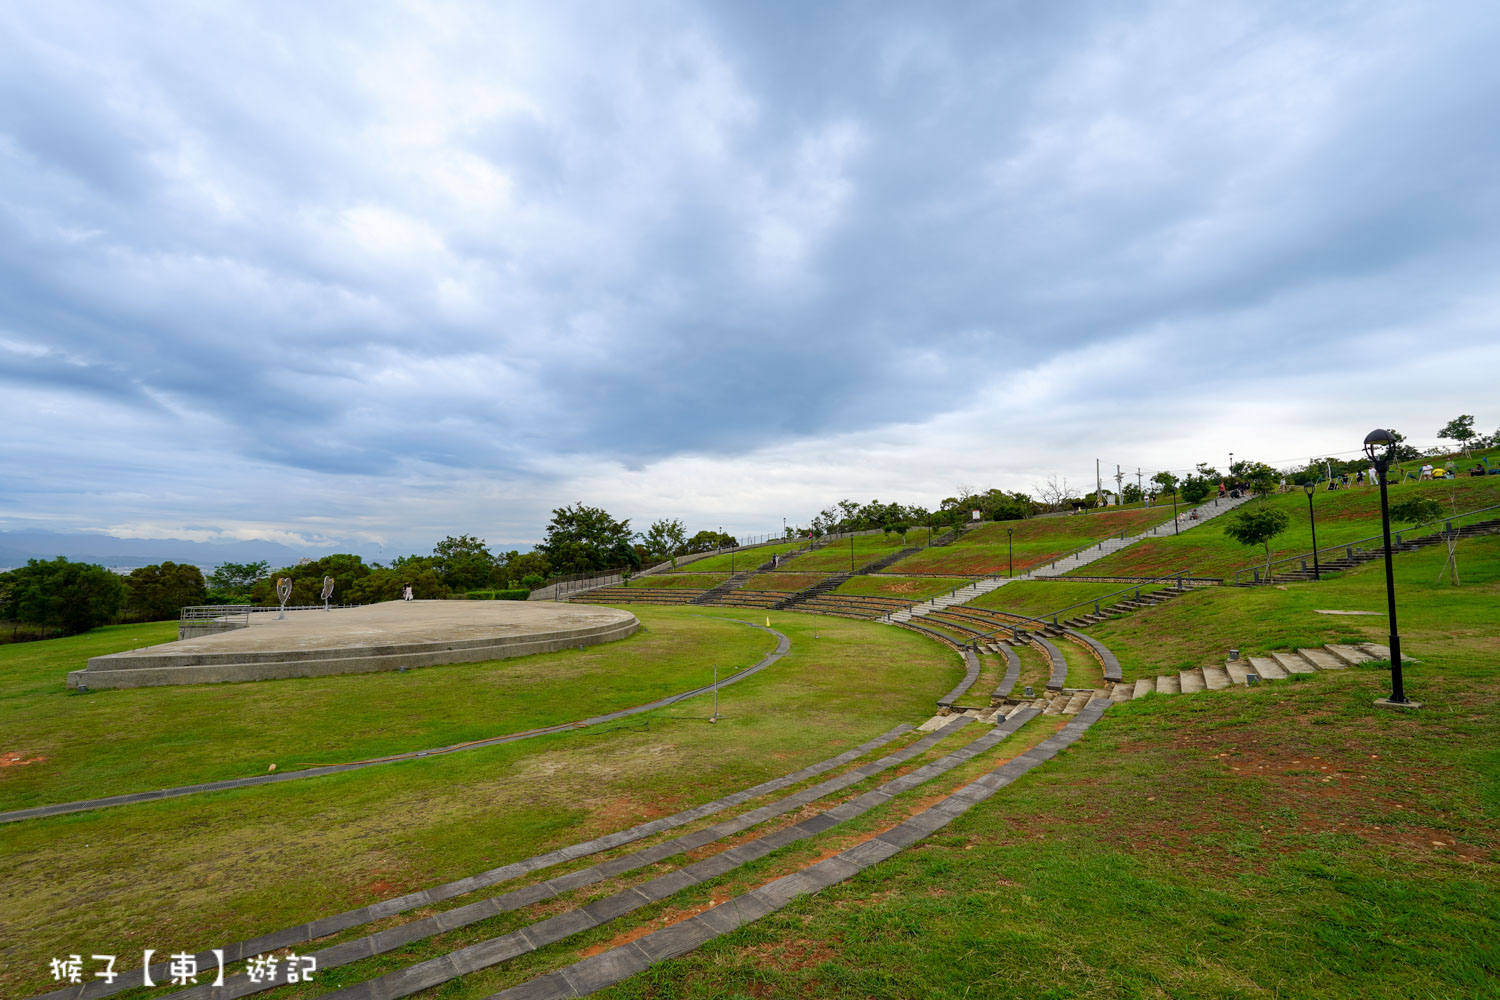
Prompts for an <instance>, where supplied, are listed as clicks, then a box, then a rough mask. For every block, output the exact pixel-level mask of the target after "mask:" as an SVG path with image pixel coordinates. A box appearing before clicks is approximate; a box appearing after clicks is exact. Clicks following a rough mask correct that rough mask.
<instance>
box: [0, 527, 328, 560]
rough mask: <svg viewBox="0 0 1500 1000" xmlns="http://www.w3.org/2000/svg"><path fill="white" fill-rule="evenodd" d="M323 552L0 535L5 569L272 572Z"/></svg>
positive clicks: (94, 536) (257, 544)
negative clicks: (253, 565) (263, 567)
mask: <svg viewBox="0 0 1500 1000" xmlns="http://www.w3.org/2000/svg"><path fill="white" fill-rule="evenodd" d="M326 554H327V553H324V552H299V551H297V550H296V549H294V548H292V547H290V546H288V545H283V544H281V543H280V542H271V541H267V540H265V539H263V538H256V539H252V540H250V541H245V542H190V541H186V540H184V539H181V538H116V537H115V536H113V535H105V534H99V533H92V532H90V533H78V534H70V533H64V532H52V531H0V569H10V568H13V567H16V566H24V565H26V560H28V559H55V558H57V557H58V556H65V557H66V558H68V559H71V560H73V561H74V562H90V563H98V564H99V565H101V566H108V567H110V568H111V569H135V568H136V567H138V566H150V565H152V564H154V563H160V562H168V561H171V562H176V563H188V564H190V565H193V566H201V567H203V568H204V569H212V568H213V567H215V566H218V565H219V564H220V563H226V562H237V563H247V562H259V561H261V560H262V559H264V560H265V561H266V562H268V563H270V564H271V568H272V569H279V568H280V567H282V566H290V565H293V564H294V563H296V562H297V560H298V559H301V558H302V557H303V556H307V557H309V558H317V557H319V556H322V555H326Z"/></svg>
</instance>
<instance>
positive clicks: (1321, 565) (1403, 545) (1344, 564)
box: [1237, 518, 1500, 587]
mask: <svg viewBox="0 0 1500 1000" xmlns="http://www.w3.org/2000/svg"><path fill="white" fill-rule="evenodd" d="M1496 532H1500V518H1496V519H1494V520H1490V521H1480V522H1478V523H1476V524H1466V525H1463V526H1462V527H1460V528H1456V529H1455V530H1454V531H1453V533H1452V536H1450V537H1457V538H1458V539H1459V540H1462V539H1465V538H1477V537H1479V536H1481V535H1493V534H1495V533H1496ZM1443 540H1444V535H1443V533H1442V532H1438V533H1436V534H1432V535H1423V536H1421V537H1420V538H1413V539H1411V540H1409V541H1402V542H1399V543H1397V542H1393V543H1392V544H1391V551H1392V552H1415V551H1417V550H1418V549H1425V548H1427V547H1428V546H1430V545H1436V544H1438V543H1439V542H1441V541H1443ZM1319 551H1320V552H1321V551H1322V550H1321V549H1320V550H1319ZM1384 555H1385V547H1384V546H1380V547H1378V548H1368V549H1366V548H1356V547H1354V546H1352V545H1350V546H1345V548H1344V554H1343V555H1341V556H1335V557H1334V558H1332V559H1325V558H1322V557H1319V559H1318V565H1317V572H1318V573H1339V572H1342V571H1343V570H1347V569H1353V568H1354V567H1356V566H1363V565H1364V564H1365V563H1367V562H1369V561H1371V560H1372V559H1379V558H1381V557H1383V556H1384ZM1300 562H1301V566H1300V567H1299V568H1297V569H1289V570H1283V569H1276V570H1272V571H1271V575H1270V576H1269V577H1267V578H1266V580H1265V582H1266V583H1292V582H1297V581H1303V580H1312V579H1314V578H1315V577H1316V573H1315V572H1314V569H1313V566H1312V564H1311V563H1310V562H1309V560H1308V558H1301V559H1300ZM1252 568H1253V567H1252ZM1258 582H1259V581H1253V582H1248V583H1240V584H1237V586H1241V587H1253V586H1256V584H1257V583H1258Z"/></svg>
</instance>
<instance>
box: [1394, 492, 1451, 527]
mask: <svg viewBox="0 0 1500 1000" xmlns="http://www.w3.org/2000/svg"><path fill="white" fill-rule="evenodd" d="M1442 516H1443V505H1442V504H1440V503H1438V502H1437V501H1436V500H1434V499H1432V497H1424V496H1421V495H1419V494H1418V495H1413V496H1409V497H1406V498H1405V499H1403V500H1400V501H1398V502H1397V503H1393V504H1391V520H1392V521H1398V522H1400V523H1403V524H1424V523H1426V522H1428V521H1436V520H1437V519H1438V518H1440V517H1442Z"/></svg>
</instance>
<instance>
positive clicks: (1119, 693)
mask: <svg viewBox="0 0 1500 1000" xmlns="http://www.w3.org/2000/svg"><path fill="white" fill-rule="evenodd" d="M1134 697H1135V685H1134V684H1116V685H1115V687H1114V690H1112V691H1110V693H1109V700H1110V701H1115V702H1121V701H1129V700H1130V699H1131V698H1134Z"/></svg>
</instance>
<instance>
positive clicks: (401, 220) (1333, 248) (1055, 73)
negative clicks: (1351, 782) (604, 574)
mask: <svg viewBox="0 0 1500 1000" xmlns="http://www.w3.org/2000/svg"><path fill="white" fill-rule="evenodd" d="M5 21H6V23H5V30H4V31H3V32H0V420H3V426H4V428H5V432H4V433H3V434H0V468H3V470H4V471H3V473H0V529H21V528H25V529H48V530H106V531H110V532H113V533H115V534H119V535H126V536H167V535H171V536H177V537H187V538H195V539H199V540H213V539H219V538H250V537H266V538H274V539H278V540H283V541H291V542H293V543H296V544H304V543H305V544H307V545H308V546H310V547H312V548H325V549H326V548H329V547H332V548H339V547H356V548H358V549H360V550H361V551H363V550H365V549H368V548H369V547H370V546H371V544H372V543H373V544H378V545H380V546H382V547H383V548H384V551H386V552H389V551H391V550H392V549H400V550H403V551H408V550H421V551H425V550H426V549H427V548H429V547H430V546H431V544H432V542H433V541H434V540H435V539H436V538H438V537H441V536H442V535H444V534H447V533H450V532H455V533H456V532H459V531H468V532H472V533H475V534H479V535H482V536H484V537H485V538H487V539H489V540H490V541H491V542H494V543H500V544H514V543H526V542H531V541H535V540H537V539H538V538H539V537H540V536H541V534H542V532H543V530H544V527H545V524H546V521H547V517H548V511H549V510H550V509H551V508H552V507H555V506H558V505H560V504H563V503H568V502H571V501H574V500H583V501H586V502H588V503H591V504H598V505H602V506H605V507H606V508H607V509H609V510H610V511H611V512H612V513H614V514H616V515H617V516H621V517H629V518H631V519H632V520H633V521H634V523H635V524H636V525H637V526H639V527H644V526H645V525H646V523H647V522H649V521H650V520H652V519H654V518H657V517H680V518H682V519H683V520H685V521H686V522H687V523H688V526H689V528H690V530H697V529H699V528H702V527H714V528H717V527H719V526H720V525H723V526H724V527H725V529H726V530H731V531H735V532H738V533H745V534H748V533H752V532H764V531H767V530H776V529H779V528H780V525H781V518H783V517H785V518H787V519H788V520H790V521H792V522H797V521H799V520H805V519H806V518H807V517H809V516H810V515H811V514H812V513H814V512H816V510H817V509H818V508H820V507H822V506H824V505H825V504H827V503H828V502H829V501H831V500H833V499H836V498H838V497H841V496H854V497H859V498H862V499H866V498H869V497H872V496H873V497H879V498H881V499H884V500H890V499H899V500H903V501H907V502H918V503H924V504H932V503H934V502H936V501H937V500H939V499H941V498H942V497H944V496H946V495H950V494H951V493H952V492H953V491H954V488H955V486H956V485H958V484H970V485H975V486H989V485H997V486H1002V487H1005V488H1010V489H1025V488H1028V487H1030V486H1031V484H1033V483H1035V482H1038V481H1040V480H1042V479H1044V478H1045V477H1047V476H1048V475H1052V474H1056V475H1059V476H1065V477H1067V478H1068V480H1069V481H1070V482H1073V483H1084V482H1087V483H1088V485H1089V487H1091V486H1092V478H1093V471H1094V461H1095V459H1096V458H1097V459H1100V460H1102V461H1103V462H1104V463H1105V465H1106V466H1107V467H1108V468H1109V469H1111V471H1112V469H1113V466H1114V465H1115V464H1116V463H1119V464H1121V465H1123V466H1125V467H1127V468H1128V469H1131V470H1134V469H1135V468H1136V467H1138V466H1139V467H1141V468H1143V469H1144V470H1145V471H1146V473H1147V474H1148V475H1149V474H1150V472H1151V471H1153V470H1154V469H1159V468H1184V467H1189V466H1191V465H1192V464H1193V463H1195V462H1197V461H1200V460H1207V461H1210V462H1213V463H1215V464H1218V465H1221V466H1222V465H1223V464H1224V462H1225V461H1226V460H1227V453H1228V452H1230V451H1233V452H1235V453H1236V455H1237V456H1238V457H1254V458H1260V459H1262V460H1265V461H1270V462H1273V463H1275V464H1282V463H1287V462H1291V461H1295V460H1299V459H1305V458H1307V457H1310V456H1311V455H1314V454H1319V455H1321V454H1328V453H1335V452H1342V451H1349V450H1351V449H1355V448H1357V447H1358V446H1359V443H1360V441H1361V439H1362V438H1363V436H1364V434H1365V433H1366V432H1367V431H1368V430H1369V429H1370V428H1372V427H1375V426H1383V425H1392V426H1395V427H1397V428H1399V429H1401V430H1402V431H1404V432H1405V433H1406V434H1407V435H1408V436H1409V437H1411V438H1412V439H1413V440H1414V441H1416V442H1417V443H1419V444H1430V443H1434V441H1435V432H1436V431H1437V429H1438V428H1439V427H1440V426H1442V424H1444V423H1445V422H1446V421H1447V420H1448V419H1449V418H1450V417H1453V416H1455V415H1457V414H1458V413H1475V414H1476V415H1477V416H1478V418H1479V423H1480V425H1481V430H1482V431H1484V432H1488V431H1491V430H1493V429H1494V426H1492V425H1500V406H1497V404H1496V400H1497V399H1500V390H1497V389H1496V385H1497V384H1500V383H1497V382H1496V378H1497V375H1500V282H1497V280H1496V279H1497V276H1500V227H1497V222H1500V198H1497V195H1500V127H1497V125H1500V122H1497V117H1496V116H1497V103H1496V95H1497V94H1500V59H1497V58H1496V52H1497V51H1500V5H1496V4H1494V3H1491V2H1488V0H1475V2H1473V3H1433V2H1424V3H1384V2H1378V0H1359V2H1350V3H1336V2H1332V0H1329V2H1320V3H1316V4H1306V3H1286V4H1277V3H1267V2H1254V3H1243V4H1238V3H1232V2H1216V3H1211V4H1203V3H1149V2H1144V3H1119V2H1110V3H1104V2H1099V3H1088V2H1067V3H1027V2H1014V3H998V2H997V3H986V4H967V5H960V4H943V5H915V4H896V3H892V4H879V3H850V4H841V3H834V2H830V3H822V4H804V3H754V4H752V3H740V2H725V3H719V4H705V3H697V4H695V3H658V2H653V0H637V2H632V3H628V4H626V3H610V2H604V3H597V4H592V3H567V2H564V3H555V2H554V3H535V4H526V3H506V4H496V3H474V4H466V3H443V2H433V3H418V2H412V3H402V4H397V3H369V2H357V3H353V2H351V3H343V4H341V3H335V2H319V3H312V4H309V3H302V2H289V3H273V2H253V3H248V2H247V3H243V4H232V3H225V4H212V5H205V4H199V3H129V4H121V3H100V4H89V3H74V2H68V0H47V2H27V0H22V2H18V3H13V4H7V5H6V11H5Z"/></svg>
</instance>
